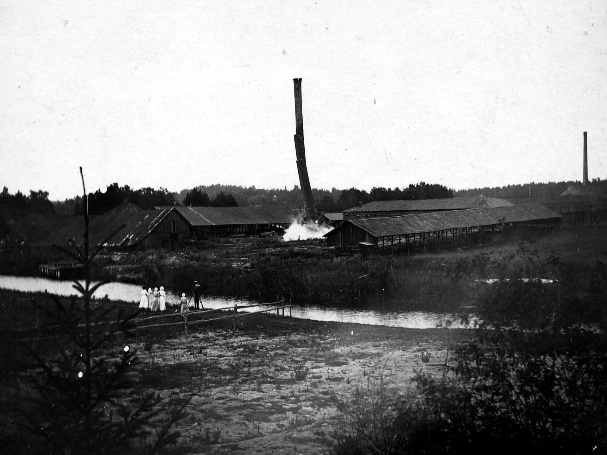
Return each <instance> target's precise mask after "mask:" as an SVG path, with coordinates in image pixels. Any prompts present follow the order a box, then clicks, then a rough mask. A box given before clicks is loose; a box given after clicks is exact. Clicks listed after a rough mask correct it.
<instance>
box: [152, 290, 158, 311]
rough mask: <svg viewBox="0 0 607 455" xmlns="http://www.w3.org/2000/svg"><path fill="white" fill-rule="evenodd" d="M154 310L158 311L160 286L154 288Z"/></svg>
mask: <svg viewBox="0 0 607 455" xmlns="http://www.w3.org/2000/svg"><path fill="white" fill-rule="evenodd" d="M152 311H158V288H154V297H153V298H152Z"/></svg>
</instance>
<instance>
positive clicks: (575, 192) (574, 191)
mask: <svg viewBox="0 0 607 455" xmlns="http://www.w3.org/2000/svg"><path fill="white" fill-rule="evenodd" d="M563 196H586V194H584V192H583V191H582V190H580V189H579V188H576V187H575V186H573V185H569V186H568V187H567V188H565V189H564V190H563V191H561V192H560V193H559V194H557V197H563Z"/></svg>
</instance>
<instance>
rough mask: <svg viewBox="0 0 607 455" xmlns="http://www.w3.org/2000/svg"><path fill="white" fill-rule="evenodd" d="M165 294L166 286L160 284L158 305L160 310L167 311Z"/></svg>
mask: <svg viewBox="0 0 607 455" xmlns="http://www.w3.org/2000/svg"><path fill="white" fill-rule="evenodd" d="M165 295H166V292H164V286H160V291H158V307H159V309H160V311H165V310H166V309H167V306H166V299H165V297H164V296H165Z"/></svg>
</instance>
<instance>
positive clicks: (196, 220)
mask: <svg viewBox="0 0 607 455" xmlns="http://www.w3.org/2000/svg"><path fill="white" fill-rule="evenodd" d="M174 209H175V210H176V211H177V212H179V213H180V214H181V215H182V216H183V217H184V218H185V219H186V220H187V221H188V223H190V225H191V226H221V225H224V226H225V225H234V224H288V223H291V222H293V220H294V219H295V216H294V215H293V213H292V211H291V210H289V209H285V208H282V207H181V206H179V207H174Z"/></svg>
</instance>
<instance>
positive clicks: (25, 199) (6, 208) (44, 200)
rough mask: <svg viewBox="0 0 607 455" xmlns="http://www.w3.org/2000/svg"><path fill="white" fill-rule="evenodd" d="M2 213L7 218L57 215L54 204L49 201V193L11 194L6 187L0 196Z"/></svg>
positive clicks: (19, 192)
mask: <svg viewBox="0 0 607 455" xmlns="http://www.w3.org/2000/svg"><path fill="white" fill-rule="evenodd" d="M0 212H1V213H2V214H3V215H4V216H5V217H7V218H12V217H14V216H23V215H29V214H32V213H42V214H48V213H55V208H54V206H53V203H52V202H50V201H49V200H48V192H47V191H42V190H38V191H30V194H29V196H26V195H25V194H23V193H22V192H21V191H17V193H16V194H10V193H9V192H8V188H7V187H4V188H3V189H2V193H1V194H0Z"/></svg>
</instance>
